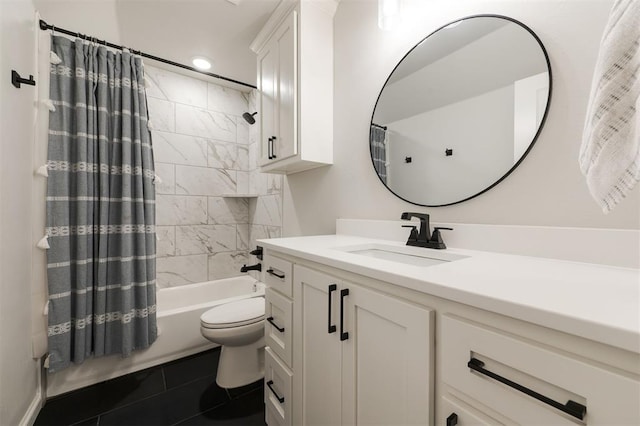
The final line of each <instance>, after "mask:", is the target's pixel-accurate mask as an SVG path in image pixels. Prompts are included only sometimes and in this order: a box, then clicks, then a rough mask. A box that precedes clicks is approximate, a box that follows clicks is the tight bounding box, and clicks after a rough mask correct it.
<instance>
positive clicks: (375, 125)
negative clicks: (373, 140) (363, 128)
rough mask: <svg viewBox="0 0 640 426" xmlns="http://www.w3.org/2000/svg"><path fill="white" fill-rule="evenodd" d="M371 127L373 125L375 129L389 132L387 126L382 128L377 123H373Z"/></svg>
mask: <svg viewBox="0 0 640 426" xmlns="http://www.w3.org/2000/svg"><path fill="white" fill-rule="evenodd" d="M371 125H372V126H373V127H378V128H380V129H382V130H387V126H381V125H379V124H376V123H371Z"/></svg>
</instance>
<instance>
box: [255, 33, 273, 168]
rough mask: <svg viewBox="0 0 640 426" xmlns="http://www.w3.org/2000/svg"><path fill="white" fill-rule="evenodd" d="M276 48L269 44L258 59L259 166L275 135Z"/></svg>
mask: <svg viewBox="0 0 640 426" xmlns="http://www.w3.org/2000/svg"><path fill="white" fill-rule="evenodd" d="M277 48H278V46H277V44H275V43H274V42H271V43H269V44H268V45H267V46H266V47H265V49H264V51H263V52H261V53H260V56H259V57H258V84H259V87H258V93H259V100H260V113H259V115H258V122H259V123H260V144H259V147H260V165H262V164H266V163H268V162H269V161H271V160H270V159H269V155H270V149H271V148H270V146H269V143H270V142H269V139H270V138H271V137H272V136H273V135H274V134H275V120H276V119H275V117H276V115H275V114H276V104H277V95H278V92H277V89H278V82H277V81H276V79H277V77H278V76H277V73H276V66H277V63H278V50H277Z"/></svg>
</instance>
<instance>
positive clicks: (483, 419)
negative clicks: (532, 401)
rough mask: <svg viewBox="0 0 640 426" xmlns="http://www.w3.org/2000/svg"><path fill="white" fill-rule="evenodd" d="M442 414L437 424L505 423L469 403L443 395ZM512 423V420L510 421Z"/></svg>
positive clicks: (441, 402) (468, 425)
mask: <svg viewBox="0 0 640 426" xmlns="http://www.w3.org/2000/svg"><path fill="white" fill-rule="evenodd" d="M440 407H441V409H440V414H439V419H438V421H437V422H436V424H437V425H443V426H444V425H446V426H471V425H481V426H497V425H503V424H505V423H503V422H500V421H498V420H496V419H494V418H492V417H489V416H488V415H486V414H485V413H481V412H480V411H478V410H476V409H474V408H472V407H470V406H468V405H467V404H465V403H463V402H461V401H459V400H457V399H456V398H453V397H451V396H450V395H443V396H442V398H441V400H440ZM510 423H511V422H510Z"/></svg>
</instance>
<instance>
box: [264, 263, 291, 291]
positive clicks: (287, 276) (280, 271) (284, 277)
mask: <svg viewBox="0 0 640 426" xmlns="http://www.w3.org/2000/svg"><path fill="white" fill-rule="evenodd" d="M292 271H293V269H292V265H291V262H287V261H286V260H282V259H280V258H277V257H273V256H269V255H265V257H264V283H265V284H266V285H267V287H272V288H273V289H275V290H277V291H279V292H280V293H282V294H284V295H285V296H287V297H291V296H292V294H293V291H292V284H291V275H292Z"/></svg>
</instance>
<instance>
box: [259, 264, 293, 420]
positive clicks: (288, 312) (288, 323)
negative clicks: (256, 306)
mask: <svg viewBox="0 0 640 426" xmlns="http://www.w3.org/2000/svg"><path fill="white" fill-rule="evenodd" d="M262 265H263V271H264V272H263V278H262V280H263V282H264V283H265V285H266V290H265V313H264V314H265V315H264V316H265V319H266V321H265V330H264V340H265V344H266V350H265V368H264V381H265V394H264V402H265V417H266V421H267V423H268V424H269V425H270V426H274V425H279V426H285V425H291V424H292V422H291V412H292V407H293V395H292V391H291V389H292V385H293V383H292V381H293V371H292V356H293V346H292V336H293V301H292V300H291V294H292V287H291V284H292V280H291V275H292V272H293V269H292V268H293V265H292V264H291V262H288V261H286V260H283V259H280V258H278V257H274V256H271V255H269V254H265V255H264V259H263V262H262Z"/></svg>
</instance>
